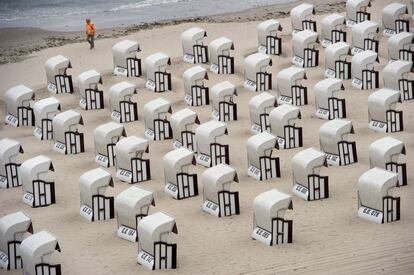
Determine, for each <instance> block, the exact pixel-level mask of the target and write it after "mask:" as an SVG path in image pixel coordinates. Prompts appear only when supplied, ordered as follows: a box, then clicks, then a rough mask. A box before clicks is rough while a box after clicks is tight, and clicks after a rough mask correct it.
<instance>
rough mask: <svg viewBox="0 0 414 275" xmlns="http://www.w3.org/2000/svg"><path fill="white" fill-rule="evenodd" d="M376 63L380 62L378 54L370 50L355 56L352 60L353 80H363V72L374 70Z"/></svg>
mask: <svg viewBox="0 0 414 275" xmlns="http://www.w3.org/2000/svg"><path fill="white" fill-rule="evenodd" d="M375 62H379V60H378V54H377V53H376V52H373V51H370V50H368V51H363V52H360V53H357V54H356V55H354V56H353V57H352V60H351V63H352V65H351V71H352V78H358V79H362V70H365V69H372V68H373V67H374V63H375Z"/></svg>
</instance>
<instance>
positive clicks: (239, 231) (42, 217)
mask: <svg viewBox="0 0 414 275" xmlns="http://www.w3.org/2000/svg"><path fill="white" fill-rule="evenodd" d="M388 3H390V1H376V2H374V4H373V8H372V10H373V11H374V14H373V18H372V19H373V20H374V21H376V22H381V20H380V10H381V9H382V7H383V6H385V5H386V4H388ZM318 18H319V19H320V18H321V17H318ZM280 21H281V24H282V26H283V27H284V30H283V51H284V53H283V55H282V56H281V57H272V59H273V64H274V65H273V67H271V68H270V72H271V73H273V84H274V87H276V83H275V76H276V74H277V73H278V72H279V71H280V70H281V69H283V68H286V67H289V66H290V65H291V62H290V60H291V43H290V41H291V36H290V33H291V27H290V26H291V25H290V20H289V19H288V18H283V19H281V20H280ZM258 23H259V22H258V21H254V22H242V23H240V22H235V23H204V22H201V23H200V22H197V23H196V24H195V23H185V24H179V25H172V26H165V27H161V28H157V29H153V30H144V31H140V32H138V33H134V34H131V35H129V36H127V37H123V38H116V39H115V38H113V39H103V40H99V41H97V43H96V49H95V50H94V51H89V49H88V46H87V44H86V43H78V44H69V45H65V46H63V47H58V48H50V49H46V50H43V51H40V52H36V53H33V54H31V55H30V56H29V58H28V59H26V60H24V61H22V62H20V63H15V64H5V65H1V66H0V75H1V81H0V91H1V93H4V91H5V90H6V89H8V88H10V87H12V86H15V85H18V84H25V85H27V86H29V87H33V88H34V89H36V99H41V98H45V97H48V96H51V95H50V94H48V93H47V92H46V89H45V83H46V77H45V73H44V62H45V61H46V60H47V59H48V58H49V57H52V56H54V55H56V54H63V55H65V56H67V57H68V58H70V59H71V61H72V64H73V69H71V70H69V73H70V74H72V75H73V76H75V77H76V76H77V75H78V74H80V73H81V72H83V71H85V70H88V69H91V68H95V69H96V70H98V71H99V72H101V73H102V74H103V76H104V85H103V89H104V91H105V95H106V98H105V102H106V106H105V108H106V109H104V110H99V111H83V110H80V108H79V107H78V93H75V94H73V95H58V96H57V97H58V98H59V100H61V102H62V110H68V109H75V110H77V111H79V112H81V113H82V115H83V118H84V122H85V127H83V131H84V132H85V149H86V152H85V153H82V154H79V155H72V156H63V155H60V154H58V153H56V152H54V151H53V150H52V144H53V143H52V141H38V140H36V139H35V138H34V137H33V135H32V132H33V129H32V128H31V127H29V128H17V129H16V128H13V127H10V126H3V125H1V126H0V136H1V137H9V138H14V139H17V140H18V141H20V142H21V143H22V145H23V148H24V150H25V154H24V155H23V159H28V158H31V157H34V156H36V155H38V154H44V155H46V156H49V157H51V158H52V160H53V164H54V166H55V172H54V179H55V182H56V200H57V203H56V204H55V205H52V206H49V207H45V208H38V209H32V208H30V207H28V206H26V205H25V204H23V203H22V202H21V196H22V190H21V188H15V189H8V190H0V206H1V207H0V216H3V215H6V214H9V213H13V212H15V211H19V210H22V211H24V212H25V213H27V214H28V215H29V216H30V217H31V218H32V220H33V225H34V230H35V232H38V231H40V230H42V229H48V230H49V231H51V232H53V233H54V234H56V235H57V236H58V239H59V243H60V247H61V249H62V252H61V253H55V254H56V255H54V256H55V258H56V259H57V260H58V261H59V262H61V264H62V270H63V274H153V272H150V271H148V270H147V269H146V268H144V267H142V266H139V265H138V264H137V263H136V255H137V245H136V244H133V243H129V242H127V241H124V240H121V239H119V238H118V237H117V235H116V220H115V219H113V220H110V221H99V222H94V223H89V222H87V221H86V220H84V219H83V218H82V217H81V216H80V215H79V184H78V178H79V176H80V175H81V174H83V173H84V172H86V171H89V170H91V169H94V168H96V167H97V165H96V164H95V163H94V161H93V159H94V147H93V136H92V133H93V130H94V129H95V128H96V127H97V126H98V125H100V124H102V123H104V122H108V121H110V120H111V119H110V112H109V109H108V93H107V92H108V88H109V87H110V86H111V85H113V84H114V83H117V82H120V81H122V80H128V81H131V82H133V83H135V84H137V85H138V87H139V90H138V94H137V95H136V96H134V97H133V100H134V101H136V102H138V110H139V121H137V122H134V123H129V124H125V126H126V129H127V134H128V135H137V136H143V133H144V126H143V116H142V115H143V114H142V109H143V106H144V104H145V103H147V102H148V101H150V100H151V99H154V98H157V97H163V98H165V99H168V100H170V101H171V103H172V107H173V111H178V110H180V109H183V108H185V107H186V105H185V104H184V101H183V98H184V92H183V83H182V80H181V76H182V73H183V72H184V71H185V70H186V69H188V68H190V67H191V66H192V65H190V64H186V63H184V62H183V61H182V58H181V56H182V52H181V41H180V39H179V37H180V34H181V33H182V31H184V30H186V29H187V28H189V27H192V26H195V25H197V26H200V27H202V28H205V29H206V30H207V33H208V38H207V41H208V42H210V41H212V40H214V39H216V38H218V37H220V36H227V37H229V38H231V39H233V41H234V43H235V47H236V50H235V52H234V56H235V63H236V74H235V75H230V76H227V75H214V74H209V76H210V80H209V81H208V85H209V86H210V87H211V86H213V85H214V84H216V83H218V82H220V81H223V80H230V81H232V82H233V83H234V84H236V85H237V88H238V93H239V96H238V97H237V98H236V99H235V101H236V102H237V104H238V108H239V120H238V121H234V122H229V123H227V125H228V129H229V136H227V137H226V138H225V139H224V140H225V141H226V142H228V143H229V144H230V162H231V166H233V167H235V168H236V169H237V172H238V174H239V181H240V183H238V184H237V183H234V184H233V189H234V190H238V191H239V192H240V211H241V213H240V215H238V216H233V217H228V218H220V219H218V218H216V217H213V216H211V215H209V214H206V213H204V212H202V210H201V205H202V195H199V196H197V197H193V198H190V199H185V200H181V201H177V200H174V199H172V198H170V197H168V196H167V195H166V194H165V193H164V192H163V187H164V184H163V173H162V170H163V169H162V164H161V159H162V157H163V156H164V154H166V153H167V152H169V151H170V150H171V147H172V142H171V141H164V142H159V141H155V142H150V154H149V156H150V159H151V169H152V175H153V179H152V180H151V181H148V182H145V183H140V184H137V185H138V186H143V187H145V188H147V189H150V190H153V191H154V192H155V200H156V207H155V208H152V209H151V210H150V212H151V213H154V212H156V211H165V212H167V213H169V214H171V215H173V216H174V217H175V218H176V222H177V226H178V230H179V234H178V236H173V237H174V239H175V240H176V241H177V242H178V268H177V269H176V270H169V271H162V272H163V273H166V272H168V273H172V274H178V273H182V274H203V273H204V274H274V273H278V274H290V273H293V274H379V273H383V274H392V273H394V274H410V273H411V274H413V273H414V230H413V229H414V212H412V211H411V210H412V209H414V201H413V199H412V198H413V196H414V185H413V184H412V183H413V176H414V175H413V172H412V169H411V168H412V167H413V166H414V158H413V153H412V152H413V149H414V123H413V121H414V105H413V104H414V101H411V102H407V101H406V102H404V103H403V104H400V105H399V108H400V109H402V110H403V111H404V128H405V129H404V132H401V133H395V134H389V135H391V136H394V137H397V138H399V139H401V140H403V141H404V142H405V144H406V147H407V156H406V158H405V159H406V162H407V166H408V182H409V184H408V186H405V187H402V188H398V189H396V191H395V193H396V194H397V195H400V196H401V221H398V222H395V223H391V224H383V225H377V224H373V223H370V222H368V221H366V220H362V219H359V218H357V195H356V183H357V181H358V178H359V176H360V175H361V174H362V173H363V172H365V171H367V170H368V169H369V159H368V146H369V145H370V144H371V143H372V142H373V141H375V140H377V139H379V138H381V137H383V136H386V135H387V134H383V133H377V132H373V131H372V130H370V129H368V127H367V124H368V115H367V97H368V96H369V95H370V94H371V93H372V92H373V91H357V90H356V89H354V88H352V87H351V81H350V80H347V81H344V84H345V91H343V92H341V93H342V96H344V97H345V98H346V104H347V108H348V110H347V111H348V112H347V113H348V119H350V120H352V122H353V124H354V127H355V132H356V134H355V135H352V136H351V138H352V139H354V140H356V143H357V150H358V158H359V162H358V163H357V164H353V165H350V166H347V167H329V168H323V169H322V173H323V174H325V175H328V176H329V181H330V198H329V199H325V200H321V201H314V202H306V201H303V200H301V199H299V198H297V197H293V201H294V202H293V205H294V210H293V211H292V212H291V213H290V214H289V216H290V217H291V218H292V219H293V221H294V225H293V243H292V244H288V245H280V246H276V247H268V246H265V245H263V244H262V243H260V242H258V241H254V240H252V239H251V237H250V236H251V231H252V207H251V205H252V202H253V199H254V198H255V197H256V196H257V195H258V194H260V193H262V192H264V191H266V190H269V189H272V188H277V189H279V190H282V191H285V192H288V193H291V189H292V179H291V169H290V165H291V163H290V160H291V158H292V156H293V155H294V154H296V153H297V152H299V151H301V150H303V149H305V148H308V147H315V148H319V139H318V129H319V127H320V126H321V125H322V124H323V123H324V122H325V121H323V120H320V119H317V118H316V117H315V115H314V113H315V105H314V94H313V86H314V85H315V83H317V82H318V81H320V80H322V79H324V75H323V68H324V53H323V52H324V51H323V49H322V48H321V51H320V53H321V56H320V65H319V67H318V68H311V69H307V70H306V71H307V75H308V80H307V81H306V82H305V83H306V85H307V86H308V87H309V88H308V89H309V105H307V106H303V107H301V113H302V120H300V121H298V125H300V126H302V127H303V133H304V142H303V143H304V147H303V148H297V149H291V150H280V151H276V152H275V154H276V155H277V156H279V157H280V159H281V172H282V177H281V178H277V179H274V180H269V181H265V182H258V181H256V180H254V179H252V178H249V177H247V159H246V149H245V142H246V140H247V139H248V138H249V137H250V132H249V127H250V120H249V112H248V101H249V99H250V98H251V97H253V96H254V95H255V93H253V92H250V91H247V90H246V89H244V88H243V85H242V84H243V60H244V58H245V57H246V56H247V55H249V54H251V53H254V52H255V51H256V49H257V47H256V44H257V42H256V41H257V33H256V27H257V24H258ZM318 30H320V26H318ZM348 35H350V33H349V34H348ZM348 37H349V38H350V36H348ZM124 38H128V39H132V40H137V41H139V43H140V44H141V48H142V50H143V51H142V52H141V57H142V59H143V60H144V59H145V57H146V56H148V55H150V54H152V53H154V52H156V51H163V52H165V53H167V54H168V55H170V56H171V57H172V66H171V71H172V74H173V84H172V85H173V91H170V92H166V93H162V94H156V93H153V92H149V91H148V90H146V89H145V88H144V86H145V80H144V77H140V78H129V79H126V78H123V77H115V76H112V75H111V70H112V53H111V47H112V45H113V44H114V43H116V42H117V41H120V40H122V39H124ZM386 57H387V54H386V39H385V38H381V43H380V61H381V63H380V64H379V65H377V68H379V69H381V70H382V68H383V67H384V66H385V65H386V63H387V58H386ZM144 70H145V68H144ZM380 77H381V79H382V74H381V73H380ZM381 82H382V81H381ZM381 86H382V83H381ZM271 93H272V94H275V91H272V92H271ZM1 104H2V105H1V113H0V116H1V117H4V115H5V106H4V102H1ZM192 109H193V110H195V111H196V112H197V113H198V114H199V116H200V119H201V121H202V122H206V121H208V120H209V115H210V112H211V106H204V107H195V108H192ZM192 169H193V170H194V171H196V172H197V173H198V175H199V177H200V175H201V173H202V172H203V171H204V170H205V168H203V167H200V166H197V167H193V168H192ZM109 170H110V171H111V172H112V174H113V175H115V170H114V168H111V169H109ZM114 180H115V187H114V188H113V189H108V190H107V194H110V195H114V196H115V195H117V194H119V193H120V192H121V191H123V190H125V189H126V188H128V187H130V185H129V184H127V183H123V182H120V181H119V180H117V179H114ZM200 187H201V184H200ZM0 272H4V271H0ZM7 274H21V271H20V270H18V271H11V272H7Z"/></svg>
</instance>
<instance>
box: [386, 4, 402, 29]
mask: <svg viewBox="0 0 414 275" xmlns="http://www.w3.org/2000/svg"><path fill="white" fill-rule="evenodd" d="M404 14H408V9H407V5H405V4H402V3H396V2H394V3H391V4H389V5H388V6H386V7H384V8H383V9H382V12H381V17H382V26H383V27H384V28H386V29H392V30H394V29H395V20H397V19H400V18H401V16H402V15H404Z"/></svg>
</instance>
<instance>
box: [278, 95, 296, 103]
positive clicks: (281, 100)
mask: <svg viewBox="0 0 414 275" xmlns="http://www.w3.org/2000/svg"><path fill="white" fill-rule="evenodd" d="M277 104H279V105H281V104H290V105H292V104H293V100H292V98H291V97H289V96H283V95H282V96H279V97H278V98H277Z"/></svg>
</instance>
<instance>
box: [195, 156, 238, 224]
mask: <svg viewBox="0 0 414 275" xmlns="http://www.w3.org/2000/svg"><path fill="white" fill-rule="evenodd" d="M201 181H202V183H203V201H204V203H203V211H205V212H207V213H209V214H211V215H214V216H216V217H219V218H220V217H227V216H233V215H239V214H240V207H239V192H238V191H235V192H231V191H230V189H231V183H232V182H233V181H235V182H239V180H238V177H237V172H236V170H235V169H234V168H233V167H231V166H228V165H226V164H219V165H216V166H214V167H211V168H208V169H207V170H205V171H204V173H203V174H202V175H201Z"/></svg>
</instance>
